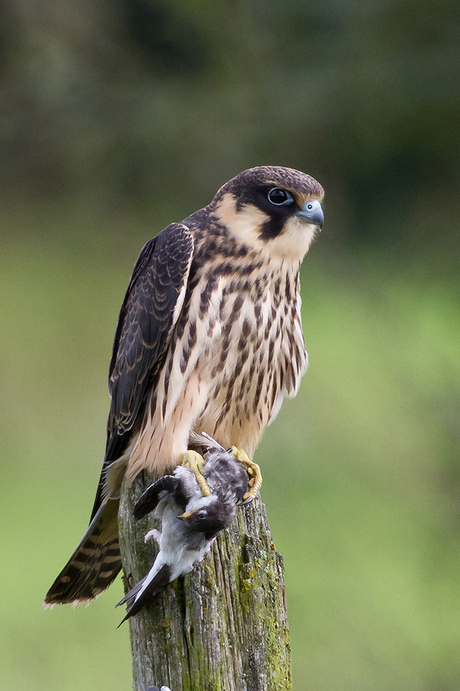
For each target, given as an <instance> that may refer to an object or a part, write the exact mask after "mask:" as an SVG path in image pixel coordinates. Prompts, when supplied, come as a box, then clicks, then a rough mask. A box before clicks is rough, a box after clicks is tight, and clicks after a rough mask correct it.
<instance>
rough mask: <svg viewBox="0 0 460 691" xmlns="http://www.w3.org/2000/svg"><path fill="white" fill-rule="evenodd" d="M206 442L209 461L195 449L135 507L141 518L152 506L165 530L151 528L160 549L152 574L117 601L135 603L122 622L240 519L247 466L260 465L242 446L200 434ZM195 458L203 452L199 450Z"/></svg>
mask: <svg viewBox="0 0 460 691" xmlns="http://www.w3.org/2000/svg"><path fill="white" fill-rule="evenodd" d="M197 438H198V435H195V440H196V439H197ZM201 441H202V442H204V443H201V444H200V446H206V447H207V448H208V449H209V450H208V451H207V453H206V454H205V455H204V466H203V465H202V466H201V468H200V467H199V466H197V465H196V464H195V463H194V455H193V453H191V454H189V456H188V464H189V467H187V466H186V465H181V466H178V467H177V468H176V470H175V471H174V473H173V474H172V475H163V477H161V478H160V479H159V480H157V481H156V482H154V483H153V484H152V485H150V487H148V488H147V489H146V490H145V492H144V493H143V494H142V496H141V497H140V499H139V500H138V501H137V503H136V505H135V507H134V512H133V514H134V517H135V518H136V519H140V518H143V517H144V516H145V515H147V514H148V513H150V512H152V511H153V512H154V516H155V517H156V518H158V519H159V520H160V521H161V530H151V531H149V532H148V533H147V535H146V536H145V540H146V541H147V540H149V539H151V538H154V539H155V540H156V541H157V543H158V546H159V552H158V554H157V556H156V559H155V561H154V563H153V565H152V567H151V569H150V571H149V573H148V574H147V576H145V578H143V579H142V580H141V581H140V582H139V583H137V585H135V586H134V588H132V589H131V590H130V591H129V592H128V593H127V594H126V595H125V597H124V598H123V599H122V600H121V601H120V602H119V603H118V605H122V604H125V603H130V605H129V607H128V611H127V613H126V616H125V617H124V619H123V620H122V622H121V623H123V621H126V619H128V618H129V617H131V616H133V615H134V614H137V613H138V612H139V611H140V610H141V609H142V608H143V607H144V605H145V604H146V603H147V602H149V601H150V600H151V599H152V598H153V597H155V595H157V594H158V593H159V592H160V591H161V590H163V589H164V588H165V587H166V586H167V585H168V583H170V582H171V581H174V580H175V579H176V578H178V577H179V576H183V575H185V574H186V573H188V572H189V571H191V570H192V568H193V566H194V565H195V564H196V563H197V562H200V561H201V560H202V559H203V557H204V556H205V555H206V554H207V553H208V552H209V550H210V549H211V545H212V543H213V542H214V540H215V538H216V537H217V535H218V534H219V532H220V531H221V530H223V529H224V528H228V527H229V526H230V525H231V523H232V522H233V520H234V519H235V518H236V513H237V506H238V505H240V504H242V503H243V500H244V499H245V497H246V496H247V493H248V484H249V481H250V480H249V476H248V470H249V473H250V474H251V475H254V473H255V474H257V473H258V466H257V465H256V464H253V463H251V462H250V461H242V460H240V458H239V457H238V456H239V455H240V454H241V452H238V450H237V449H235V448H233V449H229V450H227V451H226V450H225V449H224V447H223V446H221V445H220V444H218V443H217V442H215V441H214V440H213V439H211V438H210V437H206V438H204V437H201ZM195 458H197V459H200V458H201V457H200V456H199V455H198V454H196V455H195ZM200 475H201V478H200ZM203 479H204V483H203V481H202V480H203ZM208 490H209V492H208ZM203 491H205V492H206V494H203ZM250 499H252V497H251V496H249V500H250ZM245 501H247V499H246V500H245Z"/></svg>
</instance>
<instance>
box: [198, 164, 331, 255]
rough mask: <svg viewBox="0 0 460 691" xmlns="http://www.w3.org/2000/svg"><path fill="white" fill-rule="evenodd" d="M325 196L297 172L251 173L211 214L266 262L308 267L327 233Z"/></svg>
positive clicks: (227, 189)
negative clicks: (317, 241)
mask: <svg viewBox="0 0 460 691" xmlns="http://www.w3.org/2000/svg"><path fill="white" fill-rule="evenodd" d="M323 197H324V190H323V188H322V187H321V185H320V184H319V182H317V181H316V180H315V179H314V178H312V177H311V176H310V175H306V174H305V173H301V172H300V171H298V170H293V169H292V168H281V167H277V166H260V167H258V168H250V169H249V170H245V171H243V172H242V173H240V174H239V175H237V176H236V177H235V178H233V179H232V180H230V181H229V182H227V183H226V184H225V185H224V186H223V187H221V188H220V190H219V191H218V192H217V194H216V196H215V197H214V200H213V201H212V203H211V205H210V210H211V211H212V213H213V215H214V216H216V217H217V219H218V221H219V222H220V223H222V224H224V225H225V226H226V227H227V228H228V230H229V231H230V233H231V234H232V235H233V236H234V237H235V238H236V239H237V240H238V241H239V242H241V243H244V244H245V245H246V246H247V247H248V249H249V250H254V251H256V252H261V253H262V254H263V255H265V256H266V258H267V259H268V258H272V259H273V258H275V257H278V258H280V259H281V260H288V261H292V262H300V261H302V259H303V257H304V255H305V254H306V252H307V250H308V248H309V247H310V244H311V242H312V240H313V238H314V236H315V234H316V232H317V231H319V230H320V229H321V228H322V225H323V221H324V215H323V209H322V206H321V202H322V200H323Z"/></svg>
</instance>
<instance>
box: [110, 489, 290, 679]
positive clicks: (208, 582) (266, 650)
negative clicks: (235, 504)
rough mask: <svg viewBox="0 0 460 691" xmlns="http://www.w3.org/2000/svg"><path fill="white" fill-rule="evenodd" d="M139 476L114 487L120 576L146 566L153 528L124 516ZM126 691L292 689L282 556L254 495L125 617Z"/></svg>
mask: <svg viewBox="0 0 460 691" xmlns="http://www.w3.org/2000/svg"><path fill="white" fill-rule="evenodd" d="M144 486H145V485H144V484H143V482H142V481H141V480H138V481H137V482H136V483H135V484H134V486H133V487H129V488H127V487H126V486H124V487H123V490H122V496H121V502H120V513H119V524H120V537H121V553H122V558H123V564H124V571H125V575H126V576H128V575H130V579H131V581H132V582H137V581H138V580H140V579H141V578H142V577H143V576H145V574H146V573H147V571H148V569H149V566H150V563H151V561H152V559H153V555H154V551H153V550H154V549H156V547H155V546H154V544H153V541H151V542H149V543H147V544H145V543H144V535H145V533H146V532H147V530H149V529H150V528H152V527H153V521H152V519H151V518H150V517H147V518H145V519H143V520H141V521H134V519H133V518H132V515H131V514H132V507H133V506H134V503H135V501H136V499H137V498H138V497H139V496H140V493H141V492H142V490H143V489H144ZM129 625H130V627H131V649H132V660H133V680H134V681H133V688H134V691H145V689H147V688H148V687H149V686H151V685H153V684H156V685H157V686H161V685H162V684H164V685H166V686H169V687H170V689H171V691H272V690H273V691H275V690H278V689H280V690H281V689H283V690H289V689H291V688H292V687H291V671H290V645H289V626H288V620H287V612H286V598H285V588H284V579H283V560H282V557H281V555H280V554H278V553H277V551H276V549H275V545H274V544H273V540H272V537H271V533H270V527H269V525H268V521H267V517H266V512H265V506H264V504H263V503H262V502H261V501H260V499H256V500H255V501H254V502H253V503H252V504H250V505H249V506H247V507H243V508H241V509H239V511H238V517H237V519H236V520H235V521H234V523H233V525H232V526H231V527H230V528H229V529H227V530H225V531H223V533H221V534H220V535H219V537H218V538H217V540H216V541H215V543H214V545H213V547H212V550H211V552H210V554H208V555H207V557H205V559H204V560H203V562H202V563H201V564H197V565H196V566H195V567H194V569H193V571H192V572H191V573H190V574H188V575H187V576H185V577H184V578H179V579H178V580H177V581H175V582H174V583H172V584H171V585H169V586H168V587H167V588H166V590H165V591H163V593H162V594H160V595H159V596H158V597H157V598H156V599H155V600H154V601H153V602H151V603H150V604H149V605H147V606H146V607H145V608H144V609H143V610H142V611H141V612H140V613H139V614H138V615H136V616H134V617H132V618H131V619H130V620H129Z"/></svg>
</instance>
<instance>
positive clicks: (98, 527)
mask: <svg viewBox="0 0 460 691" xmlns="http://www.w3.org/2000/svg"><path fill="white" fill-rule="evenodd" d="M323 196H324V192H323V188H322V187H321V185H320V184H319V183H318V182H317V181H316V180H315V179H314V178H312V177H311V176H309V175H306V174H305V173H301V172H299V171H297V170H292V169H290V168H281V167H275V166H261V167H258V168H251V169H249V170H246V171H244V172H242V173H240V174H239V175H237V176H236V177H235V178H233V179H232V180H230V181H229V182H227V183H226V184H225V185H223V187H221V188H220V189H219V191H218V192H217V194H216V195H215V197H214V199H213V200H212V201H211V203H210V204H209V205H208V206H205V207H204V208H202V209H200V210H199V211H196V212H195V213H193V214H191V215H190V216H188V217H187V218H185V219H184V220H183V221H182V222H181V223H172V224H171V225H169V226H167V227H166V228H165V229H164V230H162V231H161V232H160V233H159V234H158V235H157V236H156V237H154V238H153V240H150V241H149V242H148V243H147V244H146V245H145V246H144V248H143V249H142V251H141V253H140V256H139V258H138V260H137V262H136V264H135V267H134V271H133V274H132V277H131V280H130V282H129V285H128V290H127V292H126V295H125V298H124V300H123V303H122V306H121V311H120V316H119V319H118V324H117V328H116V333H115V342H114V347H113V354H112V359H111V362H110V370H109V391H110V394H111V397H112V402H111V407H110V412H109V418H108V425H107V444H106V451H105V458H104V463H103V467H102V472H101V476H100V481H99V486H98V489H97V493H96V499H95V502H94V507H93V511H92V514H91V522H90V525H89V527H88V529H87V531H86V533H85V534H84V536H83V538H82V540H81V542H80V544H79V545H78V547H77V548H76V550H75V552H74V553H73V555H72V556H71V558H70V560H69V562H68V563H67V565H66V566H65V567H64V569H63V570H62V571H61V573H60V574H59V576H58V577H57V578H56V580H55V582H54V583H53V585H52V586H51V588H50V590H49V592H48V593H47V595H46V597H45V605H48V606H50V605H54V604H58V603H67V602H69V603H74V604H77V603H79V602H84V601H88V600H92V599H93V598H95V597H97V596H98V595H99V594H100V593H101V592H102V591H103V590H105V588H107V587H108V586H109V585H110V583H112V581H113V580H114V578H115V577H116V575H117V574H118V572H119V571H120V569H121V559H120V550H119V542H118V522H117V515H118V504H119V496H120V487H121V483H122V480H123V477H124V476H126V478H127V481H129V482H131V481H132V480H133V479H134V478H135V477H136V476H137V475H138V474H139V472H140V471H142V470H145V471H147V472H148V473H150V474H151V475H152V477H153V478H159V477H161V476H162V475H164V474H166V473H171V472H173V471H174V469H175V468H176V467H177V466H178V465H180V464H181V463H182V462H183V461H184V460H186V459H187V458H188V457H189V456H188V454H190V453H191V451H190V449H191V448H192V444H191V443H190V436H191V434H192V433H193V432H194V431H197V432H205V433H207V434H209V435H211V436H212V437H213V438H214V439H216V440H217V441H218V442H219V443H220V444H221V445H222V446H223V447H224V448H228V447H230V446H232V445H236V446H237V447H239V448H240V449H244V451H245V452H246V453H247V454H248V455H249V457H251V458H252V456H253V454H254V451H255V449H256V447H257V445H258V443H259V441H260V438H261V436H262V433H263V431H264V429H265V428H266V426H267V425H268V424H270V422H271V421H272V420H273V419H274V418H275V416H276V414H277V413H278V411H279V409H280V407H281V404H282V402H283V399H284V398H285V397H292V396H294V395H295V394H296V392H297V390H298V387H299V383H300V379H301V376H302V374H303V373H304V372H305V370H306V368H307V353H306V351H305V345H304V339H303V334H302V325H301V317H300V293H299V288H300V285H299V269H300V264H301V262H302V259H303V257H304V256H305V254H306V252H307V250H308V248H309V247H310V244H311V242H312V240H313V238H314V237H315V234H316V233H317V232H318V230H319V229H320V228H321V227H322V224H323V210H322V206H321V202H322V199H323Z"/></svg>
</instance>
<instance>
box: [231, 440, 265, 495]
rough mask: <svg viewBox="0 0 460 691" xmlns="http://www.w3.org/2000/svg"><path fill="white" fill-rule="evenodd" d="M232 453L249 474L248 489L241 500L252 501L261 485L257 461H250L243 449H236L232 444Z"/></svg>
mask: <svg viewBox="0 0 460 691" xmlns="http://www.w3.org/2000/svg"><path fill="white" fill-rule="evenodd" d="M232 454H233V455H234V456H236V458H237V459H238V460H239V461H241V462H242V463H244V464H245V465H246V466H247V473H248V475H249V476H250V478H251V479H250V480H249V483H248V484H249V487H250V489H249V490H248V491H247V492H246V494H245V495H244V496H243V502H246V501H248V500H249V501H252V500H253V499H255V498H256V497H257V495H258V494H259V490H260V488H261V485H262V473H261V472H260V468H259V466H258V465H257V463H254V462H253V461H250V460H249V458H248V455H247V453H246V451H243V449H238V448H237V447H236V446H232Z"/></svg>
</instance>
